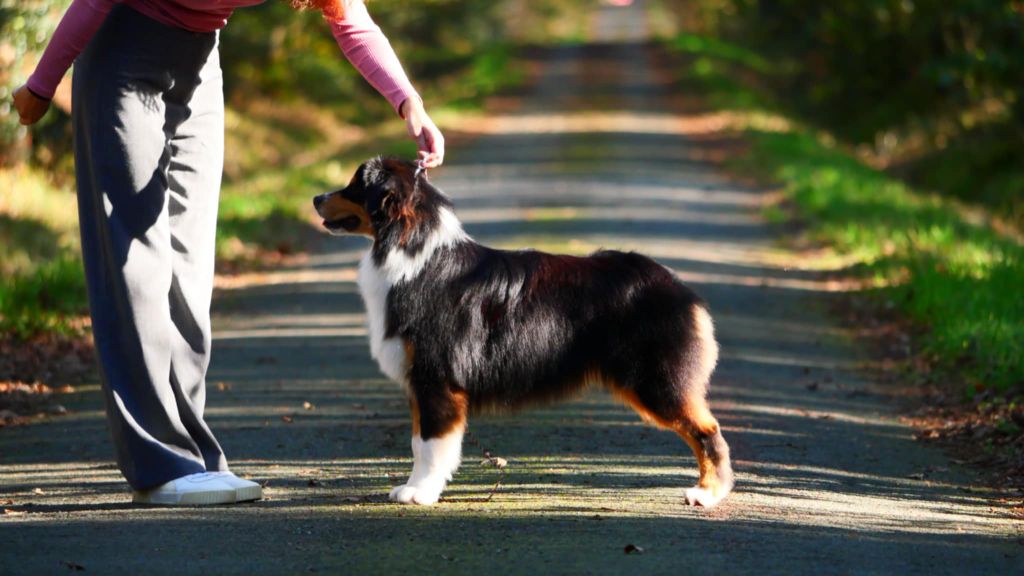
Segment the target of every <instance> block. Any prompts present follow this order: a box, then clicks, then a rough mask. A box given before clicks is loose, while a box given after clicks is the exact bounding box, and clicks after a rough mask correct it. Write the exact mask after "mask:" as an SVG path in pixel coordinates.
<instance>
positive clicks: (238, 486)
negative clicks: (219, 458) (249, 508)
mask: <svg viewBox="0 0 1024 576" xmlns="http://www.w3.org/2000/svg"><path fill="white" fill-rule="evenodd" d="M210 474H213V475H214V476H216V477H217V478H218V479H219V480H220V481H221V482H223V483H225V484H227V485H228V486H231V487H232V488H234V489H235V502H252V501H253V500H259V499H260V498H263V487H262V486H260V485H259V484H257V483H255V482H251V481H249V480H243V479H241V478H239V477H238V476H235V473H234V472H210Z"/></svg>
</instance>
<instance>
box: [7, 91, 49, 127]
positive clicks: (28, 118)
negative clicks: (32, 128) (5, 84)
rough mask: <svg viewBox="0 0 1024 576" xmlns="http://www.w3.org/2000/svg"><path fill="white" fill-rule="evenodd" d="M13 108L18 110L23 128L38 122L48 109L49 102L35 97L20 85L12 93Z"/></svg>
mask: <svg viewBox="0 0 1024 576" xmlns="http://www.w3.org/2000/svg"><path fill="white" fill-rule="evenodd" d="M14 107H15V108H17V109H18V116H20V118H21V123H22V124H24V125H25V126H28V125H29V124H35V123H36V122H39V119H40V118H42V117H43V114H46V111H47V110H49V109H50V101H49V100H44V99H43V98H40V97H39V96H36V95H35V94H33V93H32V91H31V90H29V89H28V86H25V85H22V86H21V87H20V88H18V89H17V90H15V91H14Z"/></svg>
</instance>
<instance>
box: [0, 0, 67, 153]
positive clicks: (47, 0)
mask: <svg viewBox="0 0 1024 576" xmlns="http://www.w3.org/2000/svg"><path fill="white" fill-rule="evenodd" d="M69 3H70V0H0V165H3V164H10V163H12V162H13V160H15V159H14V158H10V156H11V154H12V153H14V152H17V151H18V147H16V146H15V145H16V143H18V142H19V141H20V140H21V139H23V138H24V137H25V134H26V129H25V128H24V127H23V126H21V125H20V124H19V123H18V116H17V114H16V113H15V112H14V110H13V106H12V104H11V97H12V95H13V94H14V90H15V89H16V88H17V87H18V86H21V85H22V84H24V83H25V81H26V80H27V79H28V76H29V74H30V73H31V71H32V65H31V64H29V62H30V61H32V60H34V59H35V57H36V56H37V55H38V54H39V53H40V52H41V51H42V48H43V47H44V46H45V45H46V42H47V40H48V39H49V37H50V35H51V34H52V33H53V30H54V28H56V27H57V22H59V21H60V16H61V14H62V13H63V11H64V8H65V7H66V6H67V5H68V4H69ZM47 121H48V122H52V120H51V119H47Z"/></svg>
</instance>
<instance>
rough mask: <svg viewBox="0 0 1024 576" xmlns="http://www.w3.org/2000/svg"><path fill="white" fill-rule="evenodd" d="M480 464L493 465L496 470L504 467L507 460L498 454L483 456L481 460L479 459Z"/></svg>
mask: <svg viewBox="0 0 1024 576" xmlns="http://www.w3.org/2000/svg"><path fill="white" fill-rule="evenodd" d="M480 465H481V466H494V467H495V468H497V469H498V470H501V469H503V468H504V467H506V466H508V460H505V459H504V458H501V457H499V456H492V457H490V458H484V459H483V460H481V461H480Z"/></svg>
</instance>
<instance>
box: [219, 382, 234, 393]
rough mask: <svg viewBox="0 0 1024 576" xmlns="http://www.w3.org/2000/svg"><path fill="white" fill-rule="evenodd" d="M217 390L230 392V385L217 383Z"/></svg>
mask: <svg viewBox="0 0 1024 576" xmlns="http://www.w3.org/2000/svg"><path fill="white" fill-rule="evenodd" d="M217 390H220V391H221V392H227V391H228V390H231V384H228V383H227V382H217Z"/></svg>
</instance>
